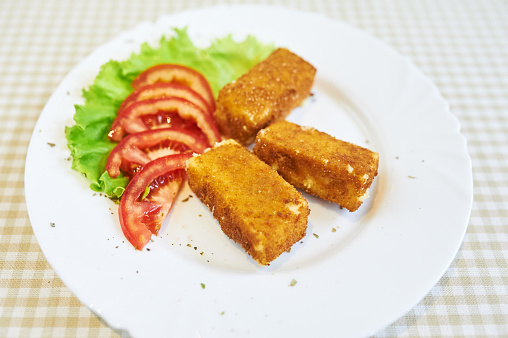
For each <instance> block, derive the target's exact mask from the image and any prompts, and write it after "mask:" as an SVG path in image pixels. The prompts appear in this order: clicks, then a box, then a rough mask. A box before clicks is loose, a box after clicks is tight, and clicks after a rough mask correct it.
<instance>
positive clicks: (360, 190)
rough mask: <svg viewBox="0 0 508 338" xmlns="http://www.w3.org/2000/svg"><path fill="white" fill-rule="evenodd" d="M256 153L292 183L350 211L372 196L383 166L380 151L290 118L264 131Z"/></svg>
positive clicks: (259, 139)
mask: <svg viewBox="0 0 508 338" xmlns="http://www.w3.org/2000/svg"><path fill="white" fill-rule="evenodd" d="M254 154H256V156H258V157H259V158H260V159H261V160H263V161H264V162H266V163H267V164H269V165H270V166H272V168H273V169H275V170H277V172H278V173H279V174H280V175H281V176H282V177H284V179H286V180H287V181H288V182H289V183H291V184H292V185H294V186H296V187H298V188H301V189H303V190H305V191H306V192H308V193H310V194H313V195H317V196H319V197H321V198H323V199H325V200H328V201H331V202H334V203H337V204H339V205H341V206H342V207H344V208H346V209H348V210H349V211H355V210H357V209H358V208H359V207H360V205H361V204H362V202H363V200H364V199H365V198H367V197H368V189H369V187H370V186H371V184H372V181H373V179H374V177H376V176H377V173H378V165H379V155H378V153H376V152H373V151H370V150H368V149H365V148H362V147H360V146H357V145H355V144H352V143H349V142H344V141H341V140H338V139H336V138H334V137H332V136H330V135H328V134H326V133H323V132H321V131H318V130H316V129H314V128H309V127H302V126H299V125H297V124H294V123H291V122H288V121H279V122H277V123H274V124H272V125H271V126H269V127H268V128H266V129H263V130H261V131H260V132H259V133H258V135H257V137H256V143H255V145H254Z"/></svg>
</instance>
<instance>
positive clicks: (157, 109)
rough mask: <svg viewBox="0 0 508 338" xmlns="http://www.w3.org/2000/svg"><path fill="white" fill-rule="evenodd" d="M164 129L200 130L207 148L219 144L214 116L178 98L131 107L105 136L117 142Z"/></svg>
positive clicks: (152, 100)
mask: <svg viewBox="0 0 508 338" xmlns="http://www.w3.org/2000/svg"><path fill="white" fill-rule="evenodd" d="M166 127H180V128H184V129H187V130H196V129H198V128H199V130H201V132H203V134H204V135H205V136H206V138H207V139H208V142H209V143H210V145H214V144H215V143H216V142H219V141H220V140H221V138H220V133H219V128H218V127H217V123H216V122H215V119H214V118H213V116H211V115H210V114H208V113H206V112H205V111H203V109H201V108H199V107H198V106H196V105H195V104H193V103H192V102H190V101H188V100H185V99H182V98H178V97H169V98H162V99H149V100H143V101H139V102H136V103H133V104H131V105H130V106H129V107H127V108H125V109H124V110H122V112H120V114H119V115H118V116H117V117H116V119H115V121H114V122H113V125H112V126H111V130H110V132H109V134H108V136H109V139H110V140H112V141H116V142H118V141H120V140H121V139H122V138H123V137H124V136H125V134H132V133H138V132H140V131H145V130H148V129H154V128H166ZM196 127H197V128H196Z"/></svg>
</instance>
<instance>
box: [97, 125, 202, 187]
mask: <svg viewBox="0 0 508 338" xmlns="http://www.w3.org/2000/svg"><path fill="white" fill-rule="evenodd" d="M206 148H208V143H207V142H206V141H204V140H203V139H201V137H200V136H199V135H198V134H195V133H192V132H190V131H187V130H184V129H178V128H164V129H153V130H147V131H142V132H139V133H134V134H130V135H128V136H126V137H125V138H124V139H122V140H121V141H120V143H118V144H117V146H116V147H115V148H113V150H112V151H111V153H110V154H109V157H108V161H107V163H106V171H107V172H108V173H109V176H110V177H113V178H114V177H118V175H120V169H121V170H122V171H123V172H125V173H126V174H127V175H128V176H131V177H132V176H134V174H135V173H136V172H137V170H138V169H139V167H140V166H143V165H145V164H146V163H148V162H150V161H152V160H154V159H156V158H159V157H162V156H167V155H172V154H177V153H182V152H185V151H189V150H191V151H193V152H195V153H198V154H201V153H203V152H204V151H205V150H206Z"/></svg>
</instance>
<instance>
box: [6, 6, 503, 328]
mask: <svg viewBox="0 0 508 338" xmlns="http://www.w3.org/2000/svg"><path fill="white" fill-rule="evenodd" d="M219 2H221V1H212V0H208V1H205V0H195V1H184V0H173V1H163V0H161V1H157V0H135V1H120V0H118V1H107V0H79V1H65V0H45V1H36V0H33V1H29V0H17V1H8V0H3V1H0V192H1V193H0V337H74V336H79V337H110V336H114V337H118V336H122V332H117V331H114V330H112V329H111V328H109V327H108V326H107V325H106V324H105V323H104V322H103V321H101V319H100V318H98V317H96V316H95V315H94V314H93V313H91V312H90V311H89V310H88V309H87V308H86V307H85V306H83V305H82V304H81V303H80V302H79V301H78V300H77V299H76V298H75V297H74V296H73V294H72V293H71V292H70V291H69V290H68V289H67V287H66V286H65V285H63V284H62V282H61V281H60V279H59V278H58V277H57V276H56V274H55V273H54V271H53V270H52V268H51V267H50V266H49V264H48V263H47V262H46V260H45V258H44V255H43V254H42V252H41V250H40V248H39V245H38V244H37V241H36V239H35V237H34V234H33V232H32V228H31V226H30V221H29V219H28V215H27V210H26V204H25V199H24V183H23V175H24V163H25V156H26V152H27V148H28V142H29V139H30V136H31V133H32V130H33V128H34V125H35V122H36V120H37V118H38V116H39V114H40V112H41V110H42V108H43V106H44V104H45V102H46V101H47V99H48V98H49V96H50V95H51V93H52V92H53V90H54V89H55V88H56V86H57V85H58V83H59V82H60V81H61V80H62V79H63V77H64V76H65V74H66V73H67V72H68V71H69V70H70V69H72V68H73V67H74V66H75V65H76V64H77V63H79V61H80V60H82V59H83V58H84V57H85V56H86V55H87V54H88V53H90V52H91V51H92V50H93V48H95V47H96V46H98V45H99V44H101V43H104V42H106V41H108V40H109V39H111V38H112V37H114V36H115V35H117V34H118V33H120V32H121V31H123V30H125V29H129V28H132V27H133V26H134V25H135V24H137V23H138V22H140V21H145V20H154V19H155V18H156V17H157V16H159V15H160V14H162V13H173V12H175V11H179V10H182V9H187V8H195V7H201V6H206V5H213V4H216V3H219ZM235 2H236V1H227V3H235ZM248 2H249V3H253V2H258V3H263V4H267V3H273V4H278V5H284V6H288V7H292V8H298V9H303V10H308V11H313V12H321V13H324V14H326V15H328V16H330V17H332V18H336V19H341V20H343V21H345V22H347V23H349V24H351V25H353V26H356V27H358V28H360V29H363V30H365V31H367V32H369V33H371V34H372V35H374V36H377V37H379V38H380V39H381V40H383V41H385V42H386V43H388V44H390V45H392V46H393V47H395V48H396V49H398V51H400V52H401V53H402V54H405V55H407V56H409V57H410V58H411V59H412V60H413V61H414V62H415V63H416V64H417V66H419V67H420V68H421V69H422V70H423V71H424V72H425V73H426V74H427V75H428V76H429V77H430V78H431V79H432V80H433V81H434V82H435V83H436V84H437V85H438V87H439V89H440V91H441V93H442V94H443V95H444V96H445V98H446V99H447V100H448V101H449V102H450V105H451V110H452V112H453V114H455V115H456V116H457V117H458V118H459V120H460V122H461V125H462V132H463V133H464V135H465V136H466V138H467V140H468V147H469V152H470V154H471V156H472V159H473V171H474V173H473V175H474V181H475V193H474V205H473V210H472V215H471V220H470V224H469V229H468V232H467V235H466V237H465V240H464V243H463V245H462V248H461V250H460V251H459V253H458V255H457V257H456V259H455V261H454V262H453V264H452V265H451V266H450V268H449V269H448V270H447V272H446V273H445V275H444V276H443V278H442V279H441V280H440V281H439V283H438V284H437V285H436V286H435V287H434V288H433V289H432V290H431V291H430V293H429V294H428V295H426V296H425V298H424V299H423V300H422V301H421V302H420V303H419V304H417V305H416V306H415V307H414V308H413V309H412V310H411V311H409V313H407V314H406V315H405V316H404V317H402V318H400V319H399V320H398V321H396V322H395V323H392V324H391V325H390V326H388V327H386V328H385V329H384V330H382V331H381V332H378V334H377V336H380V337H392V336H508V263H507V259H508V2H507V1H503V0H498V1H496V0H455V1H450V0H398V1H397V0H393V1H391V0H390V1H374V0H372V1H367V0H317V1H311V0H277V1H275V0H274V1H268V0H265V1H248Z"/></svg>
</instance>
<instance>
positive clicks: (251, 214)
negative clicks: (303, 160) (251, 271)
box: [187, 140, 310, 265]
mask: <svg viewBox="0 0 508 338" xmlns="http://www.w3.org/2000/svg"><path fill="white" fill-rule="evenodd" d="M187 174H188V177H189V186H190V188H191V189H192V191H193V192H194V193H195V194H196V196H197V197H198V198H199V199H200V200H201V201H202V202H203V203H204V204H205V205H206V206H207V207H208V208H209V209H210V210H211V211H212V213H213V216H214V217H215V219H216V220H217V221H218V222H219V224H220V226H221V229H222V231H223V232H224V233H225V234H226V235H227V236H228V237H229V238H231V239H232V240H234V241H235V242H237V243H239V244H241V245H242V247H243V248H244V249H245V251H246V252H247V253H248V254H249V255H250V256H252V258H253V259H254V260H255V261H257V262H258V263H259V264H260V265H269V264H270V262H272V261H273V260H274V259H276V258H277V257H278V256H279V255H280V254H282V253H283V252H284V251H287V250H288V249H290V248H291V246H292V245H293V244H294V243H296V242H298V241H299V240H300V239H302V238H303V237H304V236H305V233H306V230H307V218H308V215H309V212H310V210H309V207H308V204H307V201H306V200H305V199H304V198H303V196H302V194H301V193H300V192H298V191H297V190H296V189H295V188H294V187H293V186H291V185H290V184H289V183H287V182H286V181H284V179H283V178H282V177H280V176H279V175H278V174H277V173H276V172H275V171H274V170H273V169H272V168H270V166H268V165H267V164H266V163H264V162H262V161H260V160H259V159H258V158H257V157H256V156H254V154H252V153H251V152H250V151H248V150H247V149H246V148H244V147H243V146H241V145H240V144H238V143H237V142H235V141H233V140H226V141H223V142H221V143H218V144H217V145H216V146H215V147H214V148H211V149H210V150H208V151H207V152H205V153H204V154H202V155H199V156H194V157H192V158H191V159H189V162H188V168H187Z"/></svg>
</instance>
